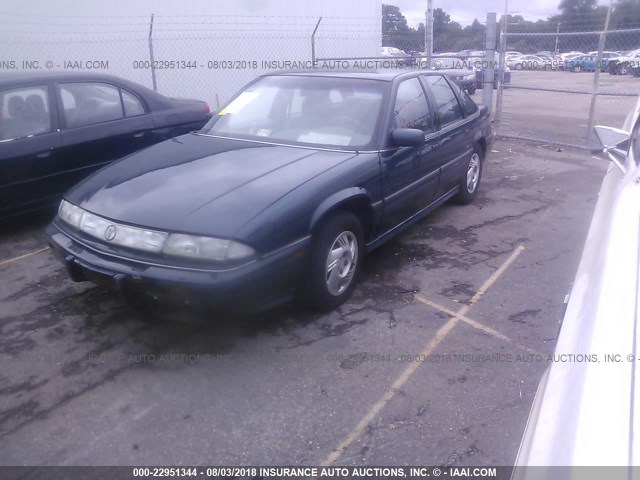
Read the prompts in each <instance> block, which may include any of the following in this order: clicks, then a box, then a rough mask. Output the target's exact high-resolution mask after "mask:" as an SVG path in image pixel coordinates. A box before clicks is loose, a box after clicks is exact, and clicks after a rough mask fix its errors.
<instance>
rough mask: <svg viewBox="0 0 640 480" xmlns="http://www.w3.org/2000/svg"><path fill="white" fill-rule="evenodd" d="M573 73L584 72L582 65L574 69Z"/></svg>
mask: <svg viewBox="0 0 640 480" xmlns="http://www.w3.org/2000/svg"><path fill="white" fill-rule="evenodd" d="M573 71H574V72H576V73H580V72H581V71H582V65H576V66H575V67H573Z"/></svg>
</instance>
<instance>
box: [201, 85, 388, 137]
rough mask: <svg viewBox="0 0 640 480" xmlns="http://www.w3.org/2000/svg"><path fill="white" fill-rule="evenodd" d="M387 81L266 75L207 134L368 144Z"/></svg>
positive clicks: (207, 128) (208, 127) (222, 112)
mask: <svg viewBox="0 0 640 480" xmlns="http://www.w3.org/2000/svg"><path fill="white" fill-rule="evenodd" d="M386 88H387V84H386V82H381V81H377V80H363V79H353V78H337V77H314V76H299V75H291V76H285V75H283V76H275V75H274V76H266V77H263V78H261V79H260V80H258V81H257V82H255V83H253V84H251V85H249V86H248V87H247V88H246V89H244V90H243V91H242V92H241V93H240V94H239V95H237V96H236V97H235V98H234V99H233V100H232V101H231V102H229V104H227V105H226V107H224V108H223V109H222V110H220V111H219V112H218V114H217V115H215V116H214V118H213V119H212V120H211V121H210V122H209V123H208V124H207V125H206V126H205V127H204V129H203V132H204V133H208V134H211V135H220V136H229V137H236V138H246V139H253V140H261V141H272V142H279V143H287V144H289V143H290V144H300V145H311V146H319V147H332V148H346V149H352V148H354V149H355V148H358V149H362V148H366V147H368V146H370V145H371V144H372V143H373V141H374V138H375V134H376V130H377V128H378V123H379V119H380V112H381V110H382V105H383V98H384V94H385V90H386Z"/></svg>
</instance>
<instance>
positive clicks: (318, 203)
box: [47, 70, 493, 309]
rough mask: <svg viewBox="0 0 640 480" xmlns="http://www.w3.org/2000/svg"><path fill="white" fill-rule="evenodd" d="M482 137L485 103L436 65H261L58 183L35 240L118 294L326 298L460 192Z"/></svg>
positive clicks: (478, 171) (242, 299) (233, 299)
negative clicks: (74, 179)
mask: <svg viewBox="0 0 640 480" xmlns="http://www.w3.org/2000/svg"><path fill="white" fill-rule="evenodd" d="M492 138H493V131H492V126H491V122H490V118H489V111H488V109H487V108H486V107H484V106H482V107H480V108H479V107H478V106H477V105H476V104H475V103H474V102H473V100H472V99H471V98H470V97H469V96H468V95H467V94H466V93H464V92H463V91H462V90H461V89H460V88H459V87H458V85H457V84H456V83H455V82H452V81H451V80H449V79H448V78H447V77H446V76H445V75H442V74H441V73H439V72H433V71H419V70H413V71H406V70H405V71H389V70H385V71H381V72H347V71H340V72H321V71H303V72H280V73H275V74H269V75H264V76H261V77H259V78H258V79H256V80H254V81H253V82H251V83H250V84H249V85H247V86H246V87H245V88H244V89H243V90H241V91H240V92H239V93H238V95H236V97H234V98H233V99H232V100H231V102H229V103H228V104H227V105H226V106H225V107H224V108H223V109H222V110H220V111H219V112H218V113H217V115H216V116H215V117H214V118H212V119H211V121H210V122H209V123H208V124H207V125H206V126H205V127H204V128H203V129H202V130H201V131H200V132H194V133H190V134H186V135H182V136H180V137H177V138H174V139H172V140H168V141H165V142H162V143H159V144H157V145H154V146H152V147H150V148H147V149H145V150H143V151H141V152H138V153H135V154H133V155H130V156H129V157H127V158H125V159H123V160H120V161H118V162H115V163H113V164H112V165H110V166H108V167H107V168H104V169H102V170H101V171H100V172H98V173H96V174H94V175H92V176H91V177H90V178H88V179H87V180H85V181H83V182H81V183H80V184H78V185H77V186H75V187H74V188H73V189H72V190H71V191H69V192H67V193H66V194H65V196H64V200H63V201H62V203H61V205H60V208H59V212H58V215H57V216H56V218H55V219H54V221H53V223H52V224H51V225H50V226H49V227H48V228H47V235H48V238H49V244H50V245H51V247H52V249H53V251H54V253H55V254H56V256H57V257H58V258H59V259H60V260H61V261H62V262H63V263H64V264H65V265H66V266H67V269H68V271H69V273H70V276H71V278H72V279H74V280H76V281H84V280H92V281H94V282H96V283H106V284H107V285H110V286H112V287H113V288H114V289H116V290H117V291H119V292H122V293H123V294H124V295H125V296H127V297H130V298H136V299H139V298H153V299H158V300H160V301H163V300H169V301H170V303H172V304H175V303H180V304H183V303H190V304H194V303H196V304H200V303H204V304H205V305H213V306H215V307H224V306H230V307H231V308H233V309H261V308H267V307H270V306H273V305H274V304H277V303H279V302H282V301H286V300H289V299H292V298H293V297H294V296H296V295H297V296H298V298H302V299H304V300H305V302H306V305H309V306H313V307H316V308H319V309H331V308H335V307H337V306H338V305H340V304H341V303H342V302H344V301H345V300H346V299H347V298H348V297H349V295H350V294H351V291H352V290H353V288H354V284H355V279H356V278H357V276H358V273H359V272H360V270H361V267H362V261H363V255H364V254H365V253H366V252H369V251H371V250H373V249H374V248H376V247H378V246H379V245H381V244H382V243H383V242H385V241H386V240H388V239H390V238H392V237H394V236H395V235H397V234H398V233H399V232H401V231H402V230H404V229H405V228H407V227H409V226H410V225H412V224H414V223H415V222H417V221H418V220H420V219H422V218H424V217H425V216H426V215H427V214H428V213H430V212H431V211H433V210H434V209H435V208H436V207H438V206H440V205H442V204H443V203H444V202H446V201H447V200H449V199H455V200H456V201H458V202H460V203H470V202H472V201H473V200H474V198H475V197H476V195H477V193H478V189H479V185H480V181H481V178H482V168H483V159H484V157H485V155H486V153H487V151H488V148H489V145H490V143H491V140H492Z"/></svg>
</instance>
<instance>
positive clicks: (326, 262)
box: [301, 212, 364, 311]
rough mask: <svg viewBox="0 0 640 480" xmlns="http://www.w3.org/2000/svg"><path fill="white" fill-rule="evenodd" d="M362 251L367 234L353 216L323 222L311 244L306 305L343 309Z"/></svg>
mask: <svg viewBox="0 0 640 480" xmlns="http://www.w3.org/2000/svg"><path fill="white" fill-rule="evenodd" d="M363 251H364V233H363V231H362V225H361V224H360V221H359V220H358V218H357V217H356V216H355V215H354V214H352V213H350V212H339V213H337V214H335V215H333V216H331V217H329V218H328V219H327V220H326V221H325V222H323V224H322V225H321V226H320V228H319V229H318V231H317V232H316V233H315V234H314V236H313V239H312V242H311V254H310V257H311V258H310V269H309V276H308V278H307V282H306V286H305V289H304V291H303V292H302V295H301V300H302V301H303V302H304V304H305V305H308V306H310V307H311V308H313V309H315V310H320V311H328V310H333V309H334V308H336V307H338V306H340V305H342V304H343V303H344V302H345V301H346V300H347V299H348V298H349V296H351V292H352V291H353V289H354V287H355V283H356V279H357V277H358V274H359V272H360V269H361V265H362V258H363Z"/></svg>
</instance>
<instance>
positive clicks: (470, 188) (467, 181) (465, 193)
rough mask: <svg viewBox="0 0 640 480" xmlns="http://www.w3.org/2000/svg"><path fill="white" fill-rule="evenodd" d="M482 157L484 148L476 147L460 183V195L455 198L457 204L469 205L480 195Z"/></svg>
mask: <svg viewBox="0 0 640 480" xmlns="http://www.w3.org/2000/svg"><path fill="white" fill-rule="evenodd" d="M482 157H483V155H482V148H480V145H476V146H475V148H474V149H473V153H472V154H471V158H469V162H468V163H467V169H466V173H465V175H464V176H463V177H462V178H460V181H459V183H458V193H457V194H456V196H455V197H453V199H454V201H455V202H456V203H459V204H462V205H468V204H469V203H471V202H473V200H474V199H475V198H476V196H477V195H478V189H479V188H480V180H481V179H482Z"/></svg>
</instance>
